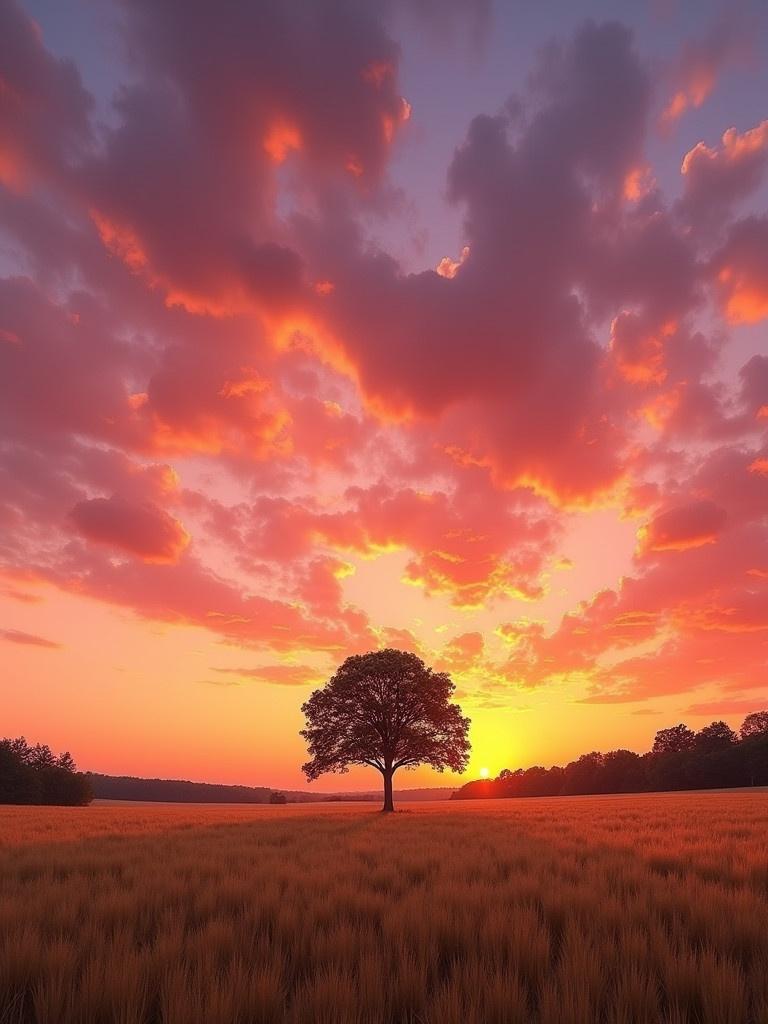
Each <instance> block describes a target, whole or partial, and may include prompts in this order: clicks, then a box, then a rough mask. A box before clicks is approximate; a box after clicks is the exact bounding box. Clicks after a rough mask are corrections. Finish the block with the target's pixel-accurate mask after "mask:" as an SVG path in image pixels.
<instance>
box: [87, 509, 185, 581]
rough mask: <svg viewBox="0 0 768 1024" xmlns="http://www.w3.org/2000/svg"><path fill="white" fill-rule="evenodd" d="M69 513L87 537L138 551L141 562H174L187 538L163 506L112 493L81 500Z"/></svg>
mask: <svg viewBox="0 0 768 1024" xmlns="http://www.w3.org/2000/svg"><path fill="white" fill-rule="evenodd" d="M70 516H71V518H72V521H73V523H74V524H75V526H76V527H77V529H78V530H79V531H80V533H81V534H82V535H83V536H84V537H86V538H87V539H88V540H90V541H93V542H94V543H96V544H106V545H107V546H108V547H111V548H117V549H119V550H122V551H127V552H128V553H130V554H132V555H138V557H139V558H141V559H143V560H144V561H145V562H155V563H157V564H167V563H172V562H177V561H178V560H179V558H180V557H181V554H182V552H183V551H184V549H185V548H186V547H187V545H188V544H189V540H190V538H189V534H188V533H187V531H186V530H185V529H184V527H183V526H182V525H181V523H180V522H179V521H178V520H177V519H174V518H173V516H171V515H169V514H168V513H167V512H165V511H164V510H163V509H161V508H158V507H157V506H156V505H150V504H146V505H137V504H134V503H132V502H129V501H125V500H123V499H122V498H117V497H114V496H113V497H112V498H92V499H90V500H89V501H81V502H79V503H78V504H77V505H75V507H74V508H73V509H72V511H71V513H70Z"/></svg>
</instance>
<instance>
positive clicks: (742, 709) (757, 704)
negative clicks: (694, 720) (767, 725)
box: [685, 698, 765, 717]
mask: <svg viewBox="0 0 768 1024" xmlns="http://www.w3.org/2000/svg"><path fill="white" fill-rule="evenodd" d="M764 704H765V701H760V700H759V699H757V700H756V699H755V698H747V699H740V698H734V699H732V700H710V701H703V702H702V703H700V704H691V705H690V706H689V707H687V708H686V709H685V711H686V714H688V715H707V716H708V715H712V716H715V715H743V716H744V717H746V716H747V715H749V714H752V712H753V711H760V710H762V708H763V705H764Z"/></svg>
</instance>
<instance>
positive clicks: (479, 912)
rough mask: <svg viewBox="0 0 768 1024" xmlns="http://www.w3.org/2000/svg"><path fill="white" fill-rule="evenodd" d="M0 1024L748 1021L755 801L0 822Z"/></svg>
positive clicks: (28, 812) (758, 906)
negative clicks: (32, 1023)
mask: <svg viewBox="0 0 768 1024" xmlns="http://www.w3.org/2000/svg"><path fill="white" fill-rule="evenodd" d="M0 842H1V843H2V846H0V1022H2V1024H18V1022H23V1021H40V1022H46V1024H68V1022H70V1021H71V1022H78V1024H102V1022H103V1024H107V1022H113V1021H114V1022H118V1024H138V1022H155V1021H157V1022H160V1021H162V1022H174V1024H238V1022H241V1024H251V1022H264V1024H267V1022H273V1021H294V1022H305V1021H306V1022H317V1024H322V1022H329V1024H330V1022H339V1024H342V1022H343V1024H347V1022H359V1024H374V1022H387V1021H392V1022H395V1021H397V1022H399V1021H403V1022H407V1021H412V1022H423V1024H451V1022H456V1024H467V1022H469V1024H472V1022H476V1024H481V1022H483V1024H484V1022H489V1024H494V1022H497V1024H507V1022H512V1024H514V1022H520V1024H527V1022H529V1021H531V1022H541V1024H570V1022H573V1024H579V1022H583V1024H595V1022H597V1021H605V1022H611V1024H612V1022H617V1024H621V1022H627V1024H629V1022H647V1024H657V1022H668V1024H673V1022H675V1024H677V1022H684V1021H695V1022H700V1024H737V1022H739V1024H740V1022H755V1024H757V1022H766V1021H768V929H767V928H766V922H768V848H767V842H768V793H754V794H745V793H727V794H714V793H709V794H674V795H672V794H670V795H666V794H665V795H658V796H652V795H642V796H626V797H584V798H573V799H567V798H564V799H557V800H555V799H552V800H530V799H529V800H521V801H513V800H506V801H499V802H498V803H497V802H492V801H489V802H484V803H472V804H459V805H456V804H451V805H448V806H447V805H446V804H440V805H435V804H433V805H420V806H418V807H417V808H413V809H412V810H411V809H409V810H408V811H405V812H404V813H401V814H397V815H394V816H381V815H379V814H377V813H376V812H375V811H374V810H373V809H372V808H371V807H370V806H360V805H355V806H352V807H343V806H338V805H336V806H331V807H324V808H318V807H296V808H294V807H288V808H274V809H272V808H267V807H246V808H222V807H217V808H203V807H199V808H195V807H183V808H173V807H126V808H112V807H93V808H82V809H79V808H72V809H61V808H3V809H0Z"/></svg>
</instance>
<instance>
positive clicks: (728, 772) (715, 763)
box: [451, 711, 768, 800]
mask: <svg viewBox="0 0 768 1024" xmlns="http://www.w3.org/2000/svg"><path fill="white" fill-rule="evenodd" d="M739 786H768V711H756V712H754V713H753V714H751V715H748V716H747V717H746V719H745V720H744V723H743V725H742V727H741V730H740V732H739V735H738V736H737V735H736V733H735V732H734V731H733V730H732V729H731V728H730V727H729V726H728V725H726V723H725V722H712V724H711V725H707V726H705V728H703V729H701V730H700V731H699V732H694V730H693V729H689V728H688V726H687V725H682V724H681V725H675V726H672V728H670V729H661V730H660V731H659V732H657V733H656V739H655V741H654V744H653V749H652V750H651V751H649V752H648V753H647V754H636V753H634V751H632V750H611V751H610V752H609V753H607V754H601V753H598V752H597V751H593V752H592V753H590V754H582V756H581V757H579V758H577V760H575V761H571V763H570V764H567V765H566V766H565V767H564V768H562V767H560V766H559V765H555V766H554V767H552V768H542V767H540V766H538V765H537V766H536V767H534V768H518V769H517V770H516V771H510V769H508V768H505V769H504V770H503V771H502V772H500V773H499V775H498V776H497V777H496V778H495V779H483V780H479V781H477V782H468V783H467V784H466V785H465V786H462V788H461V789H459V790H457V791H456V792H455V793H454V794H453V796H452V798H451V799H453V800H478V799H488V798H490V797H517V796H575V795H577V794H587V793H642V792H656V791H660V790H661V791H663V790H680V789H730V788H735V787H739Z"/></svg>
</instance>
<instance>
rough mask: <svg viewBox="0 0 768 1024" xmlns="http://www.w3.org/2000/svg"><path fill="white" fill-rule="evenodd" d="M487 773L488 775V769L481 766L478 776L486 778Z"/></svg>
mask: <svg viewBox="0 0 768 1024" xmlns="http://www.w3.org/2000/svg"><path fill="white" fill-rule="evenodd" d="M489 775H490V772H489V771H488V769H487V768H481V769H480V778H481V779H487V778H488V776H489Z"/></svg>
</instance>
